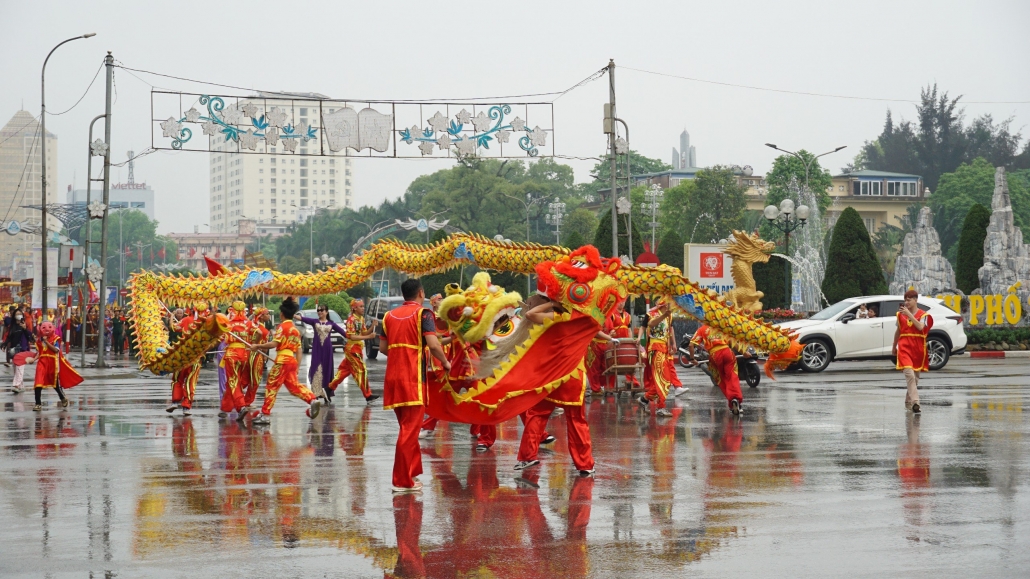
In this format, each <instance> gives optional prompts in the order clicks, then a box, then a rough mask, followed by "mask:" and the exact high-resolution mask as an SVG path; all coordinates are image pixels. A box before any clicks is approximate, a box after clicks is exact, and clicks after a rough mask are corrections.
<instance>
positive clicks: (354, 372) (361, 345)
mask: <svg viewBox="0 0 1030 579" xmlns="http://www.w3.org/2000/svg"><path fill="white" fill-rule="evenodd" d="M343 329H344V330H346V332H347V344H346V345H345V346H344V347H343V360H342V361H341V362H340V366H339V367H338V368H337V369H336V376H334V377H333V381H332V382H330V383H329V386H328V387H327V388H329V390H331V391H332V392H334V393H335V392H336V388H337V387H338V386H339V385H340V384H342V383H343V381H344V380H345V379H346V378H347V376H351V377H353V378H354V383H355V384H357V385H358V388H359V389H361V395H362V396H364V397H365V403H366V404H371V403H372V402H374V401H376V400H378V399H379V396H378V395H376V394H372V389H371V388H369V387H368V372H367V371H366V369H365V340H370V339H372V338H373V337H375V333H374V332H373V331H372V330H371V329H370V328H368V327H367V326H366V325H365V302H363V301H361V300H351V302H350V315H349V316H347V320H346V321H344V323H343Z"/></svg>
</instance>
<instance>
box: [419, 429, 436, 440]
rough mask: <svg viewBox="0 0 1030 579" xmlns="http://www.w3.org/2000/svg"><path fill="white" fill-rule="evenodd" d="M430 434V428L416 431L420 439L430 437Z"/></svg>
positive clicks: (431, 432) (431, 433) (431, 434)
mask: <svg viewBox="0 0 1030 579" xmlns="http://www.w3.org/2000/svg"><path fill="white" fill-rule="evenodd" d="M432 436H433V431H432V430H425V429H423V430H421V431H419V433H418V437H419V438H421V439H426V438H432Z"/></svg>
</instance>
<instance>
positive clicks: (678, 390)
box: [669, 386, 690, 398]
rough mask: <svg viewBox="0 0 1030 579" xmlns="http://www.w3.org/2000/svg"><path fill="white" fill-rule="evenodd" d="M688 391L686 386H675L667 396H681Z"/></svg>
mask: <svg viewBox="0 0 1030 579" xmlns="http://www.w3.org/2000/svg"><path fill="white" fill-rule="evenodd" d="M688 391H690V388H687V387H686V386H677V387H675V388H673V389H672V391H671V392H669V398H676V397H677V396H682V395H684V394H686V393H687V392H688Z"/></svg>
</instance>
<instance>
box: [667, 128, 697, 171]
mask: <svg viewBox="0 0 1030 579" xmlns="http://www.w3.org/2000/svg"><path fill="white" fill-rule="evenodd" d="M694 167H697V150H696V149H694V147H693V146H692V145H691V144H690V133H688V132H687V129H683V132H682V133H680V148H679V151H677V150H676V147H673V148H672V168H673V169H693V168H694Z"/></svg>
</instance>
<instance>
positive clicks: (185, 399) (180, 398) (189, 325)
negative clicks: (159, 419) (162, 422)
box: [168, 303, 207, 414]
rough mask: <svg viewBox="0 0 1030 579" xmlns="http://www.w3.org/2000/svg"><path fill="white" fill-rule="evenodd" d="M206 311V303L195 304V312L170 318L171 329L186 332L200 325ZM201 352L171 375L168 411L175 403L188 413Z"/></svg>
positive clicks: (184, 412)
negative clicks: (178, 318)
mask: <svg viewBox="0 0 1030 579" xmlns="http://www.w3.org/2000/svg"><path fill="white" fill-rule="evenodd" d="M206 311H207V304H203V303H201V304H197V306H196V313H195V314H193V315H188V316H186V317H184V318H183V319H181V320H179V321H178V322H176V321H175V320H172V323H171V326H172V330H173V331H175V332H178V333H183V334H184V333H187V332H190V331H192V330H193V329H194V327H195V326H199V325H200V320H199V318H200V316H201V315H203V312H206ZM202 358H203V354H201V355H200V357H197V358H196V359H194V360H193V361H192V362H191V363H190V364H188V365H186V366H185V367H183V368H182V369H181V370H179V371H178V372H175V373H174V374H173V375H172V405H173V406H172V407H169V410H168V412H172V411H173V410H174V406H175V405H179V406H181V407H182V411H183V414H189V411H190V409H191V408H192V407H193V398H194V396H195V395H196V393H197V379H198V378H199V377H200V364H201V362H202V361H203V360H202Z"/></svg>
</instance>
